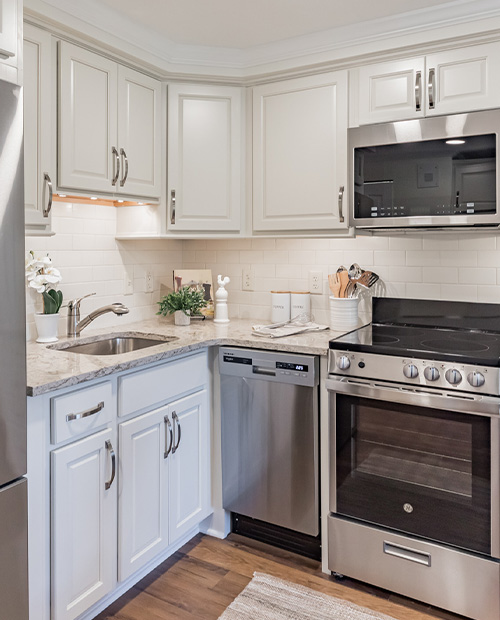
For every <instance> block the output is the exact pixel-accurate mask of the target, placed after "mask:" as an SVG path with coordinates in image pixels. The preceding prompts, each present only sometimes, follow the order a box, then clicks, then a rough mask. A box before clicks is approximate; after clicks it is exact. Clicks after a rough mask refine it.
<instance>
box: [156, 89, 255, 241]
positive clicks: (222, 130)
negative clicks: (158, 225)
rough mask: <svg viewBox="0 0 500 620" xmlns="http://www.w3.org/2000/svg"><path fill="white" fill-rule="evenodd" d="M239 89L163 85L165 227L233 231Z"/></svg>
mask: <svg viewBox="0 0 500 620" xmlns="http://www.w3.org/2000/svg"><path fill="white" fill-rule="evenodd" d="M242 92H243V91H242V89H241V88H236V87H232V86H208V85H200V84H172V85H169V87H168V191H167V199H168V200H169V217H168V224H167V225H168V228H169V229H170V230H175V231H199V232H204V231H205V232H206V231H220V232H226V231H227V232H229V231H231V232H238V231H239V229H240V212H241V209H242V204H243V195H242V192H243V188H242V181H241V179H242Z"/></svg>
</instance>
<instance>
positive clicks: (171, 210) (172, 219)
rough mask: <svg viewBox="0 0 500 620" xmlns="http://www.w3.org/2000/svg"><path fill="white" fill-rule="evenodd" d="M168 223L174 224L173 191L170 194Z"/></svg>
mask: <svg viewBox="0 0 500 620" xmlns="http://www.w3.org/2000/svg"><path fill="white" fill-rule="evenodd" d="M170 223H171V224H175V189H173V190H171V192H170Z"/></svg>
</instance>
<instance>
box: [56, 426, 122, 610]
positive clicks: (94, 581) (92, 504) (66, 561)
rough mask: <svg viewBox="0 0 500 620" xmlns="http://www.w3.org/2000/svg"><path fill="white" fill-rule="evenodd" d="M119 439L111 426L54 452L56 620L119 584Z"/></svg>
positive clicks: (84, 607) (91, 601)
mask: <svg viewBox="0 0 500 620" xmlns="http://www.w3.org/2000/svg"><path fill="white" fill-rule="evenodd" d="M114 443H116V442H113V431H112V430H111V429H110V428H106V429H105V430H103V431H100V432H99V433H95V434H94V435H91V436H90V437H86V438H85V439H81V440H80V441H76V442H74V443H72V444H69V445H68V446H65V447H64V448H59V449H58V450H54V451H53V452H52V454H51V470H52V567H51V569H52V570H51V572H52V575H51V577H52V588H51V591H52V618H53V620H72V619H73V618H76V617H77V616H78V615H80V614H81V613H82V612H83V611H85V610H86V609H88V608H89V607H90V606H91V605H93V604H94V603H96V602H97V601H98V600H99V599H101V598H102V597H103V596H104V595H105V594H107V593H108V592H111V590H112V589H113V586H114V584H115V566H116V559H115V558H116V543H115V542H114V541H115V540H116V481H115V476H116V454H115V452H114V448H113V444H114ZM113 556H114V557H113Z"/></svg>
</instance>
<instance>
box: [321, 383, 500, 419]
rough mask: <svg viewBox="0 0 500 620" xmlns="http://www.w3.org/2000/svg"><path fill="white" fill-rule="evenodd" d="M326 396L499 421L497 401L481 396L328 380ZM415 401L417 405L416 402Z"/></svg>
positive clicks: (422, 387)
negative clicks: (337, 396)
mask: <svg viewBox="0 0 500 620" xmlns="http://www.w3.org/2000/svg"><path fill="white" fill-rule="evenodd" d="M326 388H327V390H328V391H329V392H336V393H340V394H347V395H349V396H361V397H364V398H372V399H374V400H387V401H390V402H395V403H402V404H408V405H414V406H415V405H417V406H421V407H429V408H431V409H444V410H447V411H457V412H459V413H468V414H471V415H482V416H487V417H490V418H491V417H496V418H498V417H499V414H500V398H498V397H495V396H487V395H484V394H466V393H463V392H462V393H460V392H453V393H452V392H450V391H448V390H440V389H436V388H427V387H425V386H419V385H401V384H399V383H390V382H383V383H382V382H378V381H373V380H367V379H357V378H354V377H352V378H351V377H337V376H334V377H332V376H330V377H329V378H328V379H327V380H326ZM416 398H418V402H417V401H416V400H415V399H416Z"/></svg>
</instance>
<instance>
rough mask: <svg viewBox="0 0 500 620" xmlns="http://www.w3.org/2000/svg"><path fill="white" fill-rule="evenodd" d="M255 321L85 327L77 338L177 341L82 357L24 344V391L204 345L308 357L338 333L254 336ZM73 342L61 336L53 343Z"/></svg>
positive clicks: (87, 378)
mask: <svg viewBox="0 0 500 620" xmlns="http://www.w3.org/2000/svg"><path fill="white" fill-rule="evenodd" d="M256 323H258V321H255V320H254V321H252V320H247V319H232V320H231V322H230V323H226V324H222V325H221V324H217V323H214V322H213V321H192V322H191V325H189V326H188V327H178V326H175V325H174V324H173V322H171V321H170V320H168V319H164V318H161V317H155V318H153V319H149V320H146V321H141V322H138V323H127V324H125V325H123V324H122V325H120V323H119V321H118V320H117V325H116V326H115V327H113V328H109V327H108V328H106V329H93V330H90V329H88V330H85V332H84V333H83V334H82V336H81V337H80V338H79V339H78V342H81V343H84V342H86V341H87V340H88V339H89V338H90V339H94V338H95V337H96V336H100V335H106V334H125V333H126V334H127V335H137V334H148V335H150V336H155V335H159V336H175V337H176V340H173V341H172V342H165V343H164V344H159V345H156V346H153V347H149V348H146V349H141V350H138V351H132V352H130V353H123V354H120V355H84V354H82V353H70V352H66V351H60V350H59V351H58V350H54V349H51V348H50V346H52V345H46V344H40V343H36V342H29V343H28V344H27V371H28V378H27V394H28V396H38V395H39V394H44V393H46V392H51V391H53V390H56V389H59V388H64V387H70V386H72V385H76V384H78V383H83V382H85V381H90V380H91V379H97V378H98V377H104V376H106V375H110V374H112V373H116V372H119V371H122V370H128V369H129V368H137V367H140V366H143V365H145V364H151V363H153V362H157V361H160V360H166V359H168V358H170V357H174V356H176V355H180V354H182V353H187V352H189V351H195V350H197V349H201V348H203V347H209V346H215V345H216V346H218V345H230V346H238V347H249V348H253V349H268V350H273V351H289V352H294V353H306V354H311V355H326V354H327V351H328V343H329V341H330V340H331V339H332V338H335V337H336V336H339V335H341V334H342V333H343V332H336V331H333V330H324V331H318V332H308V333H303V334H298V335H296V336H288V337H285V338H265V337H259V336H253V335H252V333H251V329H252V325H254V324H256ZM70 341H75V339H74V338H61V339H59V342H58V343H57V345H61V344H63V343H65V342H70Z"/></svg>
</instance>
